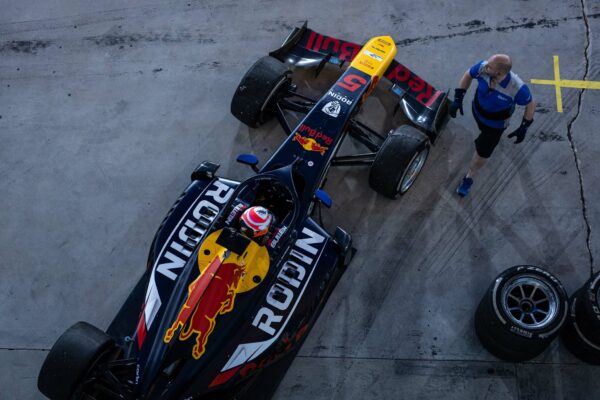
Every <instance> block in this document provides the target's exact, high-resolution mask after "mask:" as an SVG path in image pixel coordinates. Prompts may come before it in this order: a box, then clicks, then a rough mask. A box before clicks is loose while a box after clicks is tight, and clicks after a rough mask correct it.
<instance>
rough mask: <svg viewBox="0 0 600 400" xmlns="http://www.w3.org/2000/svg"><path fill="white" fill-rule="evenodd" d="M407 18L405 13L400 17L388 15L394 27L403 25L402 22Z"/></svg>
mask: <svg viewBox="0 0 600 400" xmlns="http://www.w3.org/2000/svg"><path fill="white" fill-rule="evenodd" d="M407 18H408V14H406V13H402V14H400V15H396V14H390V20H391V21H392V24H394V25H398V24H401V23H403V22H404V21H406V19H407Z"/></svg>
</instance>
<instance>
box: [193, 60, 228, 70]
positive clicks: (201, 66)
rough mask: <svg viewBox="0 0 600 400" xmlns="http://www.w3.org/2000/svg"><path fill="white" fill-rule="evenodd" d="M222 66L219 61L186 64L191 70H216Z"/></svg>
mask: <svg viewBox="0 0 600 400" xmlns="http://www.w3.org/2000/svg"><path fill="white" fill-rule="evenodd" d="M220 66H221V63H220V62H219V61H211V62H202V63H199V64H194V65H186V66H185V67H184V68H185V69H187V70H189V71H202V70H206V69H209V70H215V69H217V68H219V67H220Z"/></svg>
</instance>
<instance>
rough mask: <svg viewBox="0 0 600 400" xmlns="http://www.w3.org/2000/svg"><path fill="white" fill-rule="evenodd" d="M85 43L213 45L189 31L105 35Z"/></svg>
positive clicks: (103, 45)
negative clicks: (193, 43)
mask: <svg viewBox="0 0 600 400" xmlns="http://www.w3.org/2000/svg"><path fill="white" fill-rule="evenodd" d="M84 40H85V41H88V42H92V43H94V44H96V45H97V46H101V47H111V46H125V45H133V44H139V43H154V42H159V43H163V44H164V43H182V42H196V43H200V44H214V43H216V42H215V40H214V39H213V38H210V37H207V36H206V35H204V34H201V33H192V32H189V31H180V32H176V33H172V32H164V33H160V32H149V33H106V34H104V35H97V36H88V37H85V38H84Z"/></svg>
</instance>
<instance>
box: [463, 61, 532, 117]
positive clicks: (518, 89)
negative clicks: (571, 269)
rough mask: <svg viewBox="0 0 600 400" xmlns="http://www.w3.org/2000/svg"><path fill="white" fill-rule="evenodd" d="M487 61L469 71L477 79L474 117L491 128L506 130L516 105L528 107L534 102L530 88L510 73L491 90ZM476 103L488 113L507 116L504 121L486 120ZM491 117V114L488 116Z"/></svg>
mask: <svg viewBox="0 0 600 400" xmlns="http://www.w3.org/2000/svg"><path fill="white" fill-rule="evenodd" d="M486 65H487V61H480V62H478V63H477V64H475V65H473V66H472V67H471V68H470V69H469V74H470V75H471V77H472V78H473V79H477V92H476V94H475V96H476V99H475V100H474V103H473V107H472V109H473V115H474V116H475V118H476V119H477V120H479V122H481V123H482V124H484V125H487V126H489V127H491V128H496V129H504V128H506V127H507V126H508V121H509V120H510V115H511V114H512V113H513V111H514V110H515V104H516V105H519V106H526V105H527V104H529V103H530V102H531V100H532V96H531V92H530V91H529V88H528V87H527V85H526V84H525V83H523V81H522V80H521V78H519V76H518V75H517V74H515V73H513V72H512V71H510V72H509V73H508V74H507V75H506V78H504V79H503V80H502V82H500V83H499V84H496V87H495V88H494V89H491V90H490V76H489V75H488V74H487V73H486V72H485V66H486ZM475 101H477V102H478V103H479V106H480V108H482V109H483V110H484V111H485V112H487V113H492V114H497V115H503V114H504V115H505V116H506V118H504V119H495V118H494V119H490V118H486V117H485V116H484V115H482V113H481V112H480V111H479V110H478V108H477V107H476V106H475ZM486 115H487V116H488V117H490V114H486Z"/></svg>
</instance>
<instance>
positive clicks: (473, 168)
mask: <svg viewBox="0 0 600 400" xmlns="http://www.w3.org/2000/svg"><path fill="white" fill-rule="evenodd" d="M485 160H486V159H485V158H483V157H481V156H480V155H479V154H477V151H475V152H474V153H473V158H472V159H471V165H469V171H468V172H467V175H466V177H467V178H473V177H474V176H475V174H477V171H479V170H480V169H481V167H483V164H485Z"/></svg>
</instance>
